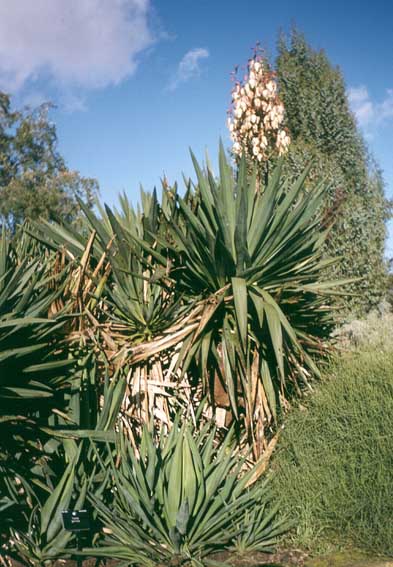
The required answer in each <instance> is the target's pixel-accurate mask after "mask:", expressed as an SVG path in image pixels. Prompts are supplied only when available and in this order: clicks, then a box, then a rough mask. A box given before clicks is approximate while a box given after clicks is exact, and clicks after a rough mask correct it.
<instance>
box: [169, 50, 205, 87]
mask: <svg viewBox="0 0 393 567" xmlns="http://www.w3.org/2000/svg"><path fill="white" fill-rule="evenodd" d="M207 57H209V51H208V50H207V49H204V48H203V47H195V48H194V49H190V51H187V53H186V54H185V55H184V57H183V58H182V59H181V61H180V63H179V65H178V67H177V71H176V75H175V76H174V78H173V79H172V81H171V82H170V84H169V87H168V88H169V90H171V91H173V90H175V89H176V88H177V87H178V86H179V85H180V84H181V83H186V82H187V81H189V80H190V79H193V78H194V77H198V76H199V75H200V74H201V67H200V61H201V60H202V59H206V58H207Z"/></svg>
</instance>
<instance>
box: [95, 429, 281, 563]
mask: <svg viewBox="0 0 393 567" xmlns="http://www.w3.org/2000/svg"><path fill="white" fill-rule="evenodd" d="M215 437H216V431H215V428H212V427H210V426H209V425H206V426H204V427H198V428H194V426H192V425H190V424H189V423H187V422H186V423H184V424H183V425H182V426H179V423H178V420H177V421H176V422H175V424H174V426H173V428H172V430H171V432H170V434H169V436H166V435H164V434H163V432H161V435H160V436H159V437H158V438H157V436H155V435H154V434H153V433H152V431H151V430H150V429H148V427H147V426H146V427H145V428H144V430H143V436H142V441H141V444H140V446H139V447H138V450H137V451H136V450H135V448H134V447H133V446H132V445H131V443H130V442H129V440H128V439H127V438H126V437H125V436H124V435H119V437H118V440H117V447H118V448H117V452H116V455H117V458H116V460H114V459H113V458H112V465H111V469H110V474H111V477H112V483H113V500H112V502H111V503H110V504H108V503H105V502H104V501H103V500H101V499H99V498H97V497H94V496H91V500H92V503H93V504H94V507H95V508H96V509H97V510H98V515H99V518H100V520H101V522H102V525H103V528H104V532H105V534H106V535H105V540H104V542H103V544H102V547H99V548H94V549H86V550H85V551H84V553H85V554H92V555H96V556H98V557H114V558H116V559H119V560H124V561H127V562H129V564H131V565H140V566H153V565H154V566H156V565H170V564H173V565H175V564H176V565H182V564H191V565H195V566H201V565H205V564H207V563H206V562H208V561H209V556H210V558H211V556H212V555H214V552H216V551H223V550H225V549H230V548H231V547H234V546H235V545H236V541H237V539H239V541H240V540H241V541H242V542H243V544H244V548H246V547H247V539H246V533H247V530H248V526H247V524H246V523H245V521H246V520H247V518H248V517H249V516H248V515H249V514H253V510H254V508H258V510H260V513H259V515H258V523H259V524H261V523H263V524H264V525H263V529H262V527H261V525H258V526H256V525H255V524H256V522H254V525H255V527H256V528H259V531H258V532H256V536H255V540H253V542H254V544H255V546H256V547H257V548H258V549H263V550H264V551H267V552H269V551H272V550H273V548H274V544H275V542H276V537H277V536H278V535H279V533H282V532H283V531H285V529H287V525H286V524H285V523H284V522H282V521H280V522H279V521H278V520H277V519H276V511H275V510H272V509H269V488H268V485H267V484H266V482H258V483H256V484H254V485H253V486H251V487H247V486H248V483H249V481H250V479H251V477H252V475H253V470H251V471H249V472H248V473H247V474H243V475H242V473H241V471H242V467H243V466H244V459H242V458H241V457H240V456H239V454H238V453H237V451H236V449H235V448H234V435H233V432H232V433H229V434H228V435H227V436H226V438H225V439H224V440H223V442H222V443H221V444H220V445H219V446H216V444H215ZM243 534H244V537H243Z"/></svg>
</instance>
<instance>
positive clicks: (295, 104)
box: [276, 29, 390, 313]
mask: <svg viewBox="0 0 393 567" xmlns="http://www.w3.org/2000/svg"><path fill="white" fill-rule="evenodd" d="M276 70H277V80H278V83H279V88H280V96H281V99H282V100H283V102H284V105H285V110H286V124H287V126H288V128H289V131H290V135H291V139H292V143H291V145H290V150H289V156H288V160H287V175H289V176H291V177H292V176H293V177H294V178H296V177H297V176H298V174H299V172H300V171H302V170H303V168H304V165H305V164H306V163H308V162H309V161H310V160H312V161H313V167H312V170H311V173H310V177H309V180H308V182H309V184H310V185H312V184H313V180H314V179H315V180H320V179H321V177H325V179H327V180H328V182H329V184H330V191H329V193H328V202H327V203H326V209H327V213H326V222H327V223H329V222H332V221H335V224H334V227H333V230H332V232H331V234H330V237H329V239H328V241H327V243H326V249H327V253H328V254H330V255H336V256H337V255H338V256H342V261H341V263H340V264H339V265H338V266H334V267H333V268H332V277H336V276H339V277H345V278H348V277H349V278H361V279H360V280H358V281H357V282H354V283H352V284H351V285H350V286H349V291H351V292H352V293H353V294H355V295H353V296H351V297H350V298H349V299H346V307H347V308H348V309H350V310H352V311H355V312H357V313H362V312H364V311H367V310H368V309H370V308H371V307H373V306H375V305H376V304H378V303H379V302H380V301H381V299H382V297H383V295H384V293H385V290H386V277H387V269H386V263H385V260H384V248H385V238H386V226H385V223H386V220H387V218H388V217H389V212H390V211H389V203H388V202H387V200H386V198H385V196H384V182H383V178H382V174H381V171H380V170H379V169H378V167H377V166H376V165H375V164H374V162H373V160H372V159H371V157H370V156H369V154H368V151H367V148H366V145H365V143H364V140H363V138H362V136H361V134H360V132H359V130H358V128H357V125H356V121H355V118H354V116H353V114H352V113H351V110H350V108H349V104H348V99H347V96H346V90H345V83H344V79H343V76H342V73H341V71H340V70H339V69H338V68H335V67H333V66H332V64H331V63H330V61H329V59H328V57H327V56H326V54H325V53H324V52H323V51H315V50H313V49H312V48H311V47H310V46H309V45H308V43H307V42H306V40H305V38H304V35H302V34H301V33H299V32H298V31H297V30H296V29H294V30H293V31H292V34H291V37H290V40H289V41H287V40H286V38H285V37H284V36H281V37H280V39H279V44H278V57H277V62H276Z"/></svg>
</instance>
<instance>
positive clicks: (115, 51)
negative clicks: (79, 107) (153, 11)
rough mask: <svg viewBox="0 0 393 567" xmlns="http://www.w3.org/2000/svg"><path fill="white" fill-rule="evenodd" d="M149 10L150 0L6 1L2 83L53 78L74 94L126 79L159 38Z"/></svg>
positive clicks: (0, 19) (0, 48)
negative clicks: (152, 24)
mask: <svg viewBox="0 0 393 567" xmlns="http://www.w3.org/2000/svg"><path fill="white" fill-rule="evenodd" d="M149 10H150V2H149V0H13V1H12V2H11V1H1V2H0V89H2V90H5V91H8V92H11V93H17V92H19V91H20V90H21V89H23V87H25V86H26V85H27V84H29V85H31V84H32V83H35V82H36V81H37V80H39V79H40V80H41V81H40V82H41V83H42V82H43V80H46V81H48V80H49V82H50V83H51V85H52V86H53V85H54V86H55V87H56V88H57V89H61V91H64V92H67V93H68V94H67V96H68V97H71V98H74V97H76V95H75V94H73V91H75V90H76V89H82V90H88V89H97V88H103V87H106V86H108V85H116V84H118V83H120V82H121V81H122V80H124V79H125V78H127V77H129V76H130V75H132V74H133V73H134V71H135V69H136V66H137V59H138V55H139V54H140V53H141V52H142V51H143V50H144V49H146V48H147V47H149V46H150V45H151V44H152V43H153V41H154V38H153V35H152V32H151V31H150V28H149V22H148V16H149ZM70 93H71V94H70ZM75 100H76V98H75Z"/></svg>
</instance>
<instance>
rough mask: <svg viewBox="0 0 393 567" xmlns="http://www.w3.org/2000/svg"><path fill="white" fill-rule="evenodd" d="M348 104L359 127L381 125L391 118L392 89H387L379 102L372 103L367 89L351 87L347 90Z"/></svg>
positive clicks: (392, 112) (392, 114)
mask: <svg viewBox="0 0 393 567" xmlns="http://www.w3.org/2000/svg"><path fill="white" fill-rule="evenodd" d="M348 100H349V104H350V106H351V108H352V111H353V112H354V114H355V116H356V119H357V121H358V123H359V125H360V126H361V127H363V128H368V127H370V126H372V125H376V126H378V125H381V124H384V123H386V121H388V120H389V119H390V118H393V89H387V90H386V95H385V98H384V99H383V100H382V101H381V102H374V101H373V100H372V99H371V97H370V93H369V92H368V90H367V87H365V86H364V85H362V86H360V87H352V88H350V89H349V90H348Z"/></svg>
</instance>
